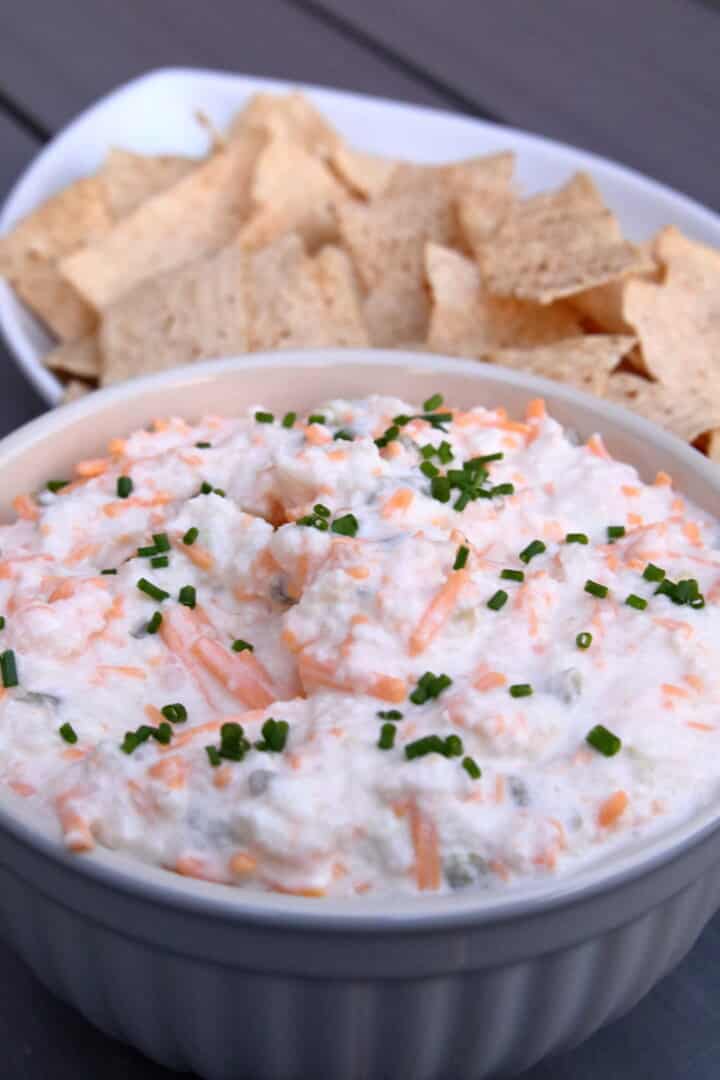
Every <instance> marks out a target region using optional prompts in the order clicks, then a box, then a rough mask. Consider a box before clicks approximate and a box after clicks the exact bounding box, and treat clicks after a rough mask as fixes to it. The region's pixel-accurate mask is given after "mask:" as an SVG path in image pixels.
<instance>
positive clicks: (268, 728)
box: [255, 716, 290, 754]
mask: <svg viewBox="0 0 720 1080" xmlns="http://www.w3.org/2000/svg"><path fill="white" fill-rule="evenodd" d="M261 730H262V736H263V737H262V739H259V740H258V741H257V742H256V743H255V746H256V747H257V749H258V750H265V751H268V752H270V753H273V754H281V753H282V752H283V750H284V749H285V744H286V742H287V737H288V732H289V731H290V725H289V724H288V723H287V721H286V720H275V719H274V718H273V717H272V716H269V717H268V719H267V720H266V721H265V723H264V724H263V726H262V729H261Z"/></svg>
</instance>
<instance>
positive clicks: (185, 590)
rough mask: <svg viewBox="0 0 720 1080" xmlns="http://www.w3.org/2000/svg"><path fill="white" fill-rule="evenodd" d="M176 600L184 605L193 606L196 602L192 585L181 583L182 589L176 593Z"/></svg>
mask: <svg viewBox="0 0 720 1080" xmlns="http://www.w3.org/2000/svg"><path fill="white" fill-rule="evenodd" d="M178 600H179V602H180V603H181V604H184V605H185V607H189V608H194V607H195V604H196V602H197V597H196V594H195V586H194V585H183V587H182V589H181V590H180V592H179V593H178Z"/></svg>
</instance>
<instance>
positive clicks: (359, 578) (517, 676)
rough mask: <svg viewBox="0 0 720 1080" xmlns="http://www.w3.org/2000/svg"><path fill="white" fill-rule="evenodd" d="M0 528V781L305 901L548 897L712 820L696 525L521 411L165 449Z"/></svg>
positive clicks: (335, 426) (717, 662) (716, 686)
mask: <svg viewBox="0 0 720 1080" xmlns="http://www.w3.org/2000/svg"><path fill="white" fill-rule="evenodd" d="M15 505H16V510H17V512H18V520H17V521H16V522H15V523H14V524H12V525H7V526H3V527H2V528H0V612H1V613H2V614H3V616H4V625H3V628H2V630H0V648H1V649H2V650H3V651H2V655H1V656H0V665H1V668H2V680H3V684H4V685H3V689H2V691H1V692H2V698H1V699H0V750H1V751H2V754H1V759H0V760H1V762H2V765H1V771H0V778H1V779H2V782H4V784H5V785H7V786H9V787H10V788H12V789H13V790H14V791H15V792H16V793H18V794H20V795H23V796H25V797H27V798H28V799H30V800H34V801H36V802H37V803H38V804H41V805H42V806H43V807H46V808H48V809H51V810H52V812H53V813H54V814H56V815H57V818H58V820H59V822H60V825H61V827H62V830H63V833H64V836H65V841H66V843H67V845H68V846H69V847H70V848H71V849H73V850H75V851H78V852H81V851H87V850H90V849H92V848H93V847H94V846H95V845H96V844H101V845H104V846H106V847H109V848H114V849H118V850H121V851H123V852H125V853H128V854H131V855H132V856H135V857H136V858H138V859H141V860H144V861H146V862H149V863H153V864H157V865H160V866H163V867H166V868H167V869H169V870H173V871H176V872H179V873H181V874H186V875H191V876H194V877H199V878H204V879H208V880H212V881H221V882H227V883H229V884H232V885H235V886H237V887H242V888H248V889H261V890H273V891H281V892H289V893H298V894H303V895H310V896H325V895H341V896H351V895H354V894H364V893H413V892H416V891H433V892H434V891H441V892H442V891H450V890H453V889H461V888H475V889H481V890H492V889H498V888H507V887H508V885H510V884H512V883H513V882H527V881H528V880H531V879H541V878H547V877H549V876H563V875H567V874H569V873H571V872H573V871H575V870H576V869H577V868H578V867H580V866H581V865H584V864H585V863H586V862H587V861H588V860H590V859H592V858H597V857H598V856H599V855H601V854H603V853H605V852H606V851H608V850H609V849H610V848H619V847H621V846H622V845H627V844H628V843H629V842H631V841H637V839H638V838H643V837H647V836H650V835H652V834H654V833H656V832H657V831H658V830H660V829H663V828H667V827H668V826H669V825H670V824H672V823H674V822H676V821H677V820H678V819H680V818H682V817H683V816H687V815H689V814H691V813H692V812H693V811H694V810H695V809H697V807H698V806H699V805H701V804H702V803H703V802H708V801H709V800H711V799H712V798H713V797H715V795H716V793H717V786H718V784H717V777H718V768H717V764H716V763H717V760H718V756H719V754H720V536H719V530H718V524H717V522H716V521H714V520H713V519H712V518H711V517H710V516H709V515H708V514H706V513H703V512H701V511H700V510H699V509H697V508H696V507H694V506H692V505H690V504H689V503H688V502H687V501H686V500H685V499H684V498H682V496H680V495H678V493H677V492H675V491H674V490H673V487H672V483H671V479H670V477H667V476H665V475H663V474H660V475H658V477H657V478H656V479H655V481H654V482H653V483H643V482H642V481H641V480H640V479H639V477H638V474H637V472H636V470H635V469H634V468H633V467H631V466H630V465H626V464H623V463H621V462H617V461H614V460H612V459H611V457H610V455H609V454H608V453H607V451H606V449H605V447H604V444H603V442H602V439H601V438H600V436H598V435H595V436H593V437H592V438H591V439H590V440H589V442H588V443H587V444H585V445H578V441H577V438H575V437H572V436H571V435H570V434H569V433H568V432H566V431H564V430H563V429H562V427H561V426H560V425H559V424H557V423H556V422H555V421H554V420H552V419H551V418H550V417H548V416H547V415H546V413H545V409H544V406H543V404H542V402H533V403H531V405H530V406H529V408H528V413H527V416H526V418H525V419H524V420H522V421H516V420H511V419H509V418H508V417H507V415H506V413H505V412H504V410H502V409H496V410H494V411H489V410H487V409H484V408H476V409H471V410H470V411H460V410H457V409H453V408H448V407H446V406H445V405H444V404H443V403H442V400H441V399H439V397H438V396H437V395H436V397H435V398H434V399H431V400H430V401H428V402H426V403H425V404H424V405H423V406H421V407H417V406H411V405H409V404H407V403H406V402H403V401H400V400H396V399H392V398H385V397H377V396H374V397H373V396H371V397H369V398H367V399H365V400H359V401H343V400H336V401H332V402H330V403H327V404H325V405H322V406H320V407H318V409H317V412H316V413H315V414H313V415H310V416H295V415H294V414H288V415H287V416H284V417H283V416H272V415H271V414H270V413H268V412H266V411H265V410H264V409H263V408H262V407H260V406H258V407H257V408H253V409H251V410H249V412H248V414H247V415H245V416H242V417H234V418H225V417H219V416H208V417H205V418H204V419H203V420H202V421H200V422H199V423H196V424H193V425H190V424H189V423H187V422H185V421H184V420H181V419H177V418H171V419H167V420H158V421H156V422H155V423H154V424H153V425H152V427H151V430H143V431H137V432H135V433H134V434H132V435H130V436H129V437H127V438H121V439H113V440H112V441H111V443H110V445H109V449H108V456H107V457H104V458H100V459H97V460H91V461H85V462H81V463H79V464H78V466H77V468H76V471H75V476H74V477H73V478H72V479H70V481H69V482H64V479H63V478H57V479H51V481H50V483H49V484H48V487H47V488H46V489H44V490H42V491H40V492H37V493H35V494H34V495H27V496H22V497H20V498H18V499H16V501H15Z"/></svg>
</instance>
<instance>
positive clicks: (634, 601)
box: [625, 593, 648, 611]
mask: <svg viewBox="0 0 720 1080" xmlns="http://www.w3.org/2000/svg"><path fill="white" fill-rule="evenodd" d="M625 603H626V604H627V606H628V607H631V608H636V609H637V611H644V610H645V608H646V607H647V606H648V602H647V600H646V599H645V598H644V597H642V596H636V594H635V593H630V595H629V596H627V597H626V598H625Z"/></svg>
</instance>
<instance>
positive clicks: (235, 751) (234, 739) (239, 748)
mask: <svg viewBox="0 0 720 1080" xmlns="http://www.w3.org/2000/svg"><path fill="white" fill-rule="evenodd" d="M249 749H250V743H249V742H248V740H247V739H246V738H245V732H244V730H243V728H242V726H241V725H240V724H236V723H235V722H234V721H228V722H227V723H225V724H223V725H222V727H221V728H220V756H221V757H224V758H226V759H227V760H228V761H242V760H243V758H244V757H245V754H246V753H247V752H248V750H249Z"/></svg>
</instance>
